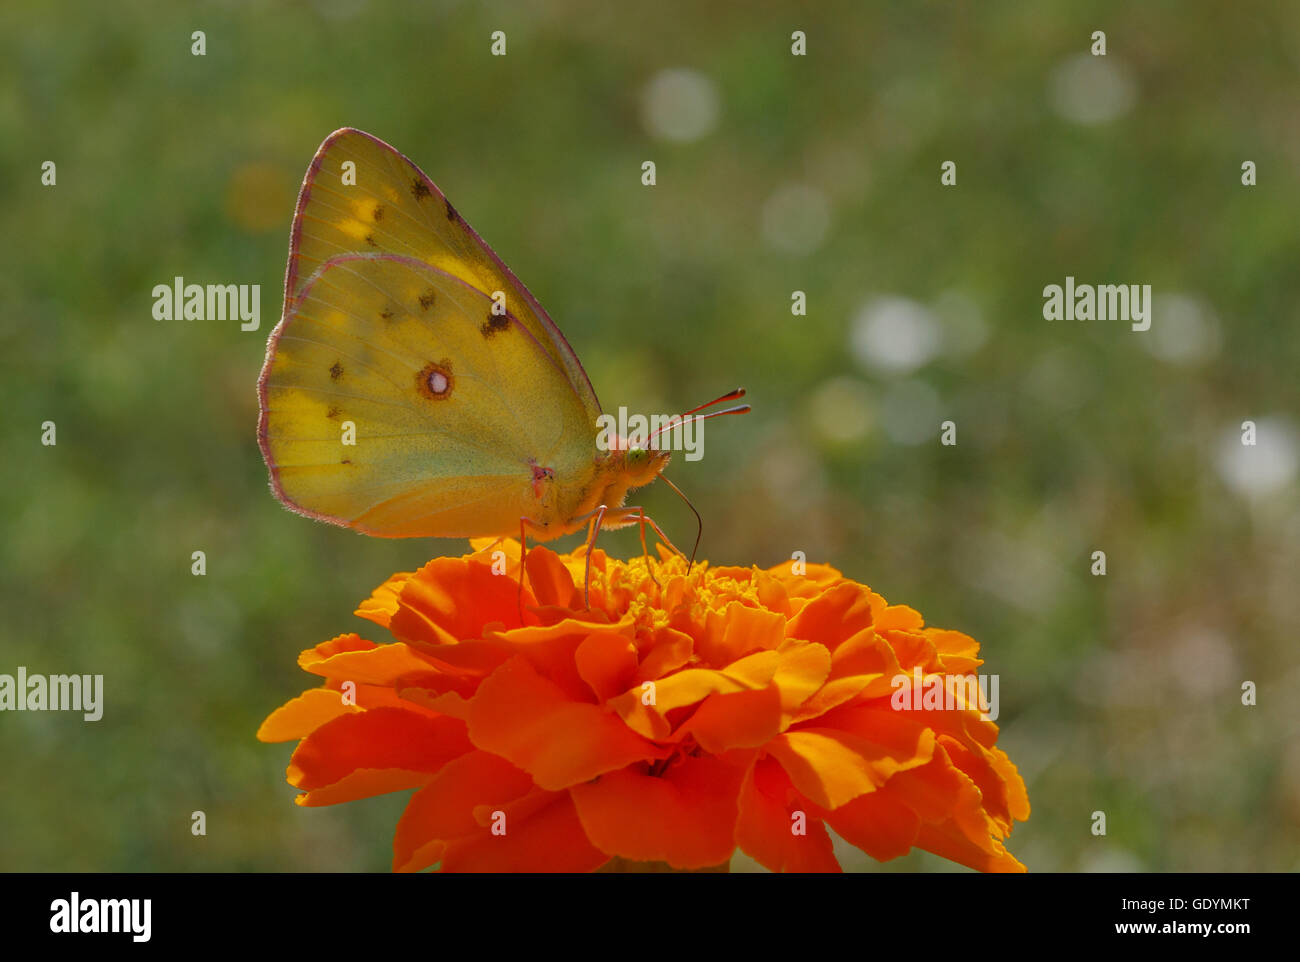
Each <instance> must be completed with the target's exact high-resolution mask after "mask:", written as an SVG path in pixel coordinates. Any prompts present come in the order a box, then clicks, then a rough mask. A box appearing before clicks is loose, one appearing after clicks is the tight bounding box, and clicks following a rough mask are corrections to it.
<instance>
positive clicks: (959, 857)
mask: <svg viewBox="0 0 1300 962" xmlns="http://www.w3.org/2000/svg"><path fill="white" fill-rule="evenodd" d="M916 844H917V845H918V846H919V847H921V848H923V849H925V850H926V851H927V852H933V853H934V854H935V855H940V856H942V857H944V858H946V859H951V860H952V861H954V862H957V863H958V864H960V865H966V866H968V867H970V868H973V869H976V870H977V871H980V872H1024V871H1026V869H1025V866H1024V865H1023V864H1021V863H1020V861H1019V860H1018V859H1016V857H1015V856H1014V855H1012V854H1011V853H1010V852H1008V851H1007V850H1006V846H1004V845H1003V844H1002V843H1001V842H998V841H996V840H995V841H993V843H992V848H993V851H992V852H986V851H985V850H984V849H982V848H981V847H979V846H978V845H975V844H973V843H972V842H971V841H970V839H968V838H967V837H966V836H965V835H964V834H963V833H962V832H961V831H960V829H958V828H957V827H956V826H955V825H954V824H953V823H952V822H941V823H938V824H923V825H922V826H921V829H920V831H919V832H917V836H916Z"/></svg>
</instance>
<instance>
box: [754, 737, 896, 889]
mask: <svg viewBox="0 0 1300 962" xmlns="http://www.w3.org/2000/svg"><path fill="white" fill-rule="evenodd" d="M792 792H793V786H792V785H791V784H790V778H789V776H787V775H786V773H785V770H784V769H783V768H781V766H780V765H779V764H777V763H776V761H774V760H773V759H770V758H763V759H759V760H758V761H757V762H755V763H754V765H753V766H752V767H751V768H750V770H749V771H748V773H747V774H746V776H745V781H744V784H743V785H742V786H741V789H740V797H739V805H738V812H737V817H736V843H737V844H738V845H739V846H740V848H741V850H742V851H744V852H745V853H746V854H747V855H749V856H750V857H751V858H753V859H754V860H755V861H756V862H758V863H759V864H760V865H762V866H763V867H764V868H766V869H768V870H770V871H772V872H839V871H841V869H840V863H839V861H838V860H837V859H836V858H835V852H834V849H833V848H832V846H831V839H830V836H829V835H828V834H827V832H826V827H825V826H824V825H823V824H822V823H821V821H819V820H818V819H816V818H815V816H814V815H813V813H812V812H810V811H807V810H803V809H801V808H800V807H799V805H798V804H797V803H796V804H794V805H791V804H789V803H788V801H787V800H788V799H789V797H790V795H791V793H792ZM865 797H868V798H869V797H870V796H865ZM800 811H802V812H803V815H802V819H797V818H796V816H797V815H798V813H799V812H800ZM799 825H802V827H803V828H804V831H805V834H802V835H798V834H795V829H796V827H797V826H799Z"/></svg>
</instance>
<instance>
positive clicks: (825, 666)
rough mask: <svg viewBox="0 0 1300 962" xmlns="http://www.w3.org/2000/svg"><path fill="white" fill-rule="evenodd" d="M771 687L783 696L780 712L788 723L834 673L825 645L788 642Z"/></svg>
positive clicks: (781, 652) (783, 647)
mask: <svg viewBox="0 0 1300 962" xmlns="http://www.w3.org/2000/svg"><path fill="white" fill-rule="evenodd" d="M778 654H779V655H780V657H781V660H780V663H779V664H778V666H777V669H776V674H775V675H774V676H773V677H772V684H773V685H775V686H776V688H777V690H778V691H780V693H781V711H782V713H783V714H784V716H785V719H786V723H787V724H788V723H789V720H790V718H791V717H792V716H793V715H794V713H795V710H796V709H798V708H799V706H800V705H802V704H803V703H804V702H805V701H807V700H808V699H809V698H810V697H811V696H812V695H813V694H814V693H815V692H816V691H817V690H818V689H819V688H821V686H822V685H823V684H824V683H825V681H826V678H827V676H829V674H830V670H831V653H830V650H829V649H827V647H826V646H825V645H821V644H816V643H809V642H801V641H795V640H793V639H791V640H790V641H787V642H785V643H784V644H783V645H782V646H781V649H780V651H779V652H778Z"/></svg>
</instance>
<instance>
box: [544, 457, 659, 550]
mask: <svg viewBox="0 0 1300 962" xmlns="http://www.w3.org/2000/svg"><path fill="white" fill-rule="evenodd" d="M670 457H671V453H670V452H668V451H660V450H658V449H656V448H645V447H640V446H635V445H629V444H628V442H627V441H626V439H623V438H618V439H617V441H616V443H615V445H613V446H612V448H611V450H609V451H602V452H600V453H599V454H597V455H596V458H595V460H594V462H593V468H594V471H593V474H592V479H591V482H590V483H589V484H587V485H585V486H584V487H583V489H582V492H581V496H580V497H579V499H578V500H577V503H576V504H573V505H572V506H571V507H570V506H561V510H562V511H563V512H564V514H565V515H566V517H565V518H564V519H563V520H561V521H560V522H559V524H558V525H557V527H558V528H559V530H557V531H556V532H555V533H556V536H558V535H559V534H567V533H568V532H571V531H577V530H579V529H580V528H582V527H583V526H585V525H586V524H588V523H589V522H590V519H591V517H592V516H594V513H595V512H597V511H599V510H600V508H601V506H602V505H603V506H604V507H605V508H606V509H607V510H606V523H605V524H604V527H607V528H608V527H622V526H623V524H625V523H626V522H622V521H620V520H618V517H617V513H616V512H615V509H616V508H621V507H623V505H624V503H625V502H626V501H627V496H628V493H629V492H630V491H634V490H636V489H637V488H641V487H644V486H645V485H647V484H650V483H651V482H652V481H654V480H655V478H657V477H659V473H660V472H661V471H663V469H664V468H665V467H666V466H667V464H668V460H669V458H670ZM565 509H567V510H565Z"/></svg>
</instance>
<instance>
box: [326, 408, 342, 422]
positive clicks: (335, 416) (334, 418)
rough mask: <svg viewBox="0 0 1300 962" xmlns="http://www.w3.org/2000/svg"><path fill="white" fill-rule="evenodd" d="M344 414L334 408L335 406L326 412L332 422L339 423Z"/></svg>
mask: <svg viewBox="0 0 1300 962" xmlns="http://www.w3.org/2000/svg"><path fill="white" fill-rule="evenodd" d="M342 413H343V412H342V411H340V410H339V409H338V408H336V407H334V406H333V405H330V409H329V410H328V411H326V412H325V416H326V417H327V418H329V419H330V420H331V421H337V420H338V417H339V415H340V414H342Z"/></svg>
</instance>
